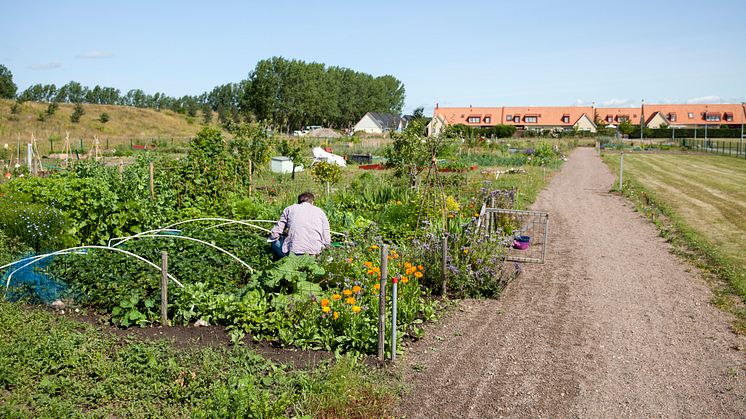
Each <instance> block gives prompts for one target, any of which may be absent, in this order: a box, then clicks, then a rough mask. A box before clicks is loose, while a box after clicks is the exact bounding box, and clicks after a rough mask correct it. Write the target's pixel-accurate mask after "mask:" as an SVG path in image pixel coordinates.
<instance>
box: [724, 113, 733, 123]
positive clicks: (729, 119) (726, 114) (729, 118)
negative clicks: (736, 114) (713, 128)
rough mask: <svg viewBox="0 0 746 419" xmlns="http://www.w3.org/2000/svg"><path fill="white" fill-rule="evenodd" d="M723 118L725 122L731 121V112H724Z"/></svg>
mask: <svg viewBox="0 0 746 419" xmlns="http://www.w3.org/2000/svg"><path fill="white" fill-rule="evenodd" d="M725 120H726V121H727V122H733V114H732V113H730V112H726V113H725Z"/></svg>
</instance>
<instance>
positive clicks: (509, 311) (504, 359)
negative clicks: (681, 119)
mask: <svg viewBox="0 0 746 419" xmlns="http://www.w3.org/2000/svg"><path fill="white" fill-rule="evenodd" d="M613 182H614V178H613V176H612V175H611V174H610V172H609V170H608V169H607V167H606V166H605V165H604V164H603V163H602V162H601V160H600V159H599V158H598V156H597V155H596V152H595V150H593V149H587V148H585V149H583V148H581V149H578V150H576V151H575V152H574V153H573V154H572V156H571V157H570V160H569V162H567V163H566V164H565V166H564V167H563V169H562V171H561V172H560V173H559V174H558V175H557V176H555V178H554V179H553V180H552V182H551V184H550V185H549V187H548V188H547V189H546V190H544V191H543V192H542V193H541V195H540V196H539V198H538V200H537V202H536V203H535V205H534V206H533V208H534V209H536V210H540V211H548V212H549V213H550V241H549V242H550V246H551V247H550V248H549V250H548V253H547V261H546V263H545V264H544V265H528V266H526V267H525V270H524V274H523V275H522V276H521V277H519V278H518V279H517V280H516V281H514V282H513V283H512V284H510V286H509V287H508V289H507V290H506V292H505V293H504V294H503V296H502V298H501V299H500V300H498V301H477V300H465V301H463V302H462V303H461V304H460V306H459V308H458V309H457V310H455V311H454V312H453V313H452V314H450V315H448V316H446V317H445V318H444V319H443V320H442V321H441V322H439V323H438V324H436V325H435V326H434V327H433V328H431V329H430V330H428V333H427V336H426V338H425V339H423V340H421V341H419V342H417V343H415V344H414V345H413V346H412V347H411V348H410V349H409V350H408V351H407V353H406V355H405V356H404V357H403V358H402V361H401V362H402V365H403V369H404V374H405V380H406V382H408V383H410V384H411V391H410V392H409V393H408V394H407V396H406V397H405V398H404V399H403V401H402V403H401V405H400V407H399V411H398V412H397V413H398V415H399V416H404V417H408V418H410V417H411V418H420V417H428V418H431V417H438V418H441V417H473V418H485V417H498V416H552V417H557V416H561V417H568V416H572V417H620V416H623V417H630V416H635V417H640V416H664V417H671V416H686V417H746V357H745V356H744V352H743V348H744V347H745V346H746V345H745V344H744V339H743V338H741V337H738V336H736V335H734V334H733V333H732V332H731V331H730V329H729V326H728V325H729V322H730V318H729V317H728V315H726V314H724V313H723V312H721V311H719V310H718V309H716V308H714V307H713V306H711V305H710V304H709V300H710V298H711V297H712V294H711V292H710V291H709V289H708V287H707V286H706V284H705V283H704V281H703V280H702V279H701V278H700V277H699V276H698V275H697V273H696V270H692V269H690V268H689V267H688V265H686V264H685V263H683V262H681V261H680V260H679V259H677V257H676V256H674V255H672V254H671V253H670V246H669V245H668V244H667V243H665V242H664V241H663V239H661V238H660V237H659V236H658V234H657V231H656V229H655V228H654V227H653V226H652V225H650V224H649V223H648V222H647V221H645V220H644V219H642V218H641V217H640V216H639V215H638V214H637V213H636V212H634V211H633V208H632V207H631V204H629V203H628V202H627V201H625V200H624V199H623V198H621V197H618V196H615V195H610V194H609V193H608V190H609V189H610V187H611V185H612V183H613Z"/></svg>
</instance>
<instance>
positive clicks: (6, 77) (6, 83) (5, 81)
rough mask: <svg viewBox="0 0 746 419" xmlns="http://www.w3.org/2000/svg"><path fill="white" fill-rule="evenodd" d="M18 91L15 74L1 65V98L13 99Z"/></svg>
mask: <svg viewBox="0 0 746 419" xmlns="http://www.w3.org/2000/svg"><path fill="white" fill-rule="evenodd" d="M17 90H18V87H17V86H16V84H15V83H13V73H11V72H10V70H8V67H6V66H4V65H2V64H0V98H2V99H13V98H14V97H16V91H17Z"/></svg>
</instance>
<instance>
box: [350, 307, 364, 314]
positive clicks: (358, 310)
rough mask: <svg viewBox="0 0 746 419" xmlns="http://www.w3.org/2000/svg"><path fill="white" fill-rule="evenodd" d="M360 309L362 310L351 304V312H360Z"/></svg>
mask: <svg viewBox="0 0 746 419" xmlns="http://www.w3.org/2000/svg"><path fill="white" fill-rule="evenodd" d="M360 310H362V308H360V306H352V311H353V312H355V313H359V312H360Z"/></svg>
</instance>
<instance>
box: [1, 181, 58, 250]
mask: <svg viewBox="0 0 746 419" xmlns="http://www.w3.org/2000/svg"><path fill="white" fill-rule="evenodd" d="M65 227H66V221H65V215H64V213H63V212H62V211H60V210H59V209H56V208H54V207H53V206H51V205H46V204H34V203H31V202H28V200H27V199H26V198H25V197H23V195H20V194H16V195H6V196H4V197H2V198H0V230H2V231H3V232H5V234H6V235H7V236H9V237H11V238H13V239H15V240H18V241H20V242H21V243H23V244H25V245H27V246H29V247H31V248H33V249H34V251H36V252H37V253H38V252H41V251H48V250H56V249H58V248H59V247H60V246H61V245H62V244H63V243H64V242H65V236H66V234H65Z"/></svg>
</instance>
